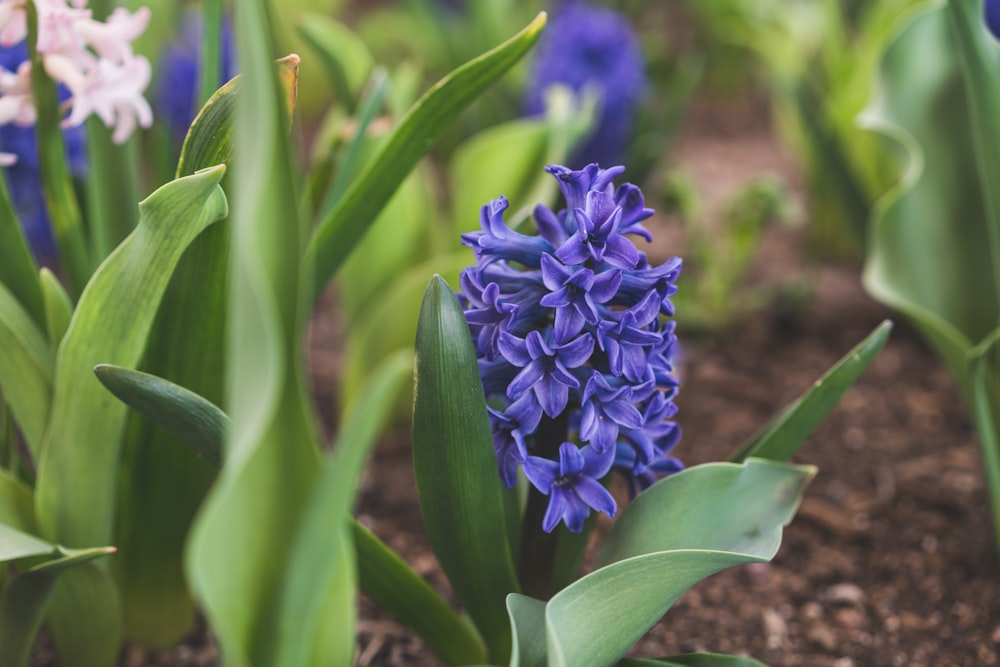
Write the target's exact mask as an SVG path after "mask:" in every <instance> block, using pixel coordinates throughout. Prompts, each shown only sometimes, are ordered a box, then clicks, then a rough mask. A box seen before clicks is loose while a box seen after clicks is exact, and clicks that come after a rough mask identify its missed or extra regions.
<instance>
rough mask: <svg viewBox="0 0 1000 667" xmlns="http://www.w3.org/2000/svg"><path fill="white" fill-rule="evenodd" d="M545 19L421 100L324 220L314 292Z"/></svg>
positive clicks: (314, 248) (312, 258)
mask: <svg viewBox="0 0 1000 667" xmlns="http://www.w3.org/2000/svg"><path fill="white" fill-rule="evenodd" d="M544 25H545V14H544V13H542V14H539V16H538V17H537V18H536V19H535V20H534V21H532V23H531V24H530V25H528V27H526V28H525V29H524V30H522V31H521V32H520V33H518V34H517V35H515V36H514V37H512V38H511V39H509V40H508V41H506V42H504V43H503V44H501V45H500V46H498V47H497V48H495V49H493V50H492V51H489V52H487V53H485V54H483V55H482V56H480V57H479V58H476V59H474V60H472V61H470V62H468V63H466V64H465V65H462V66H461V67H459V68H458V69H457V70H455V71H454V72H452V73H451V74H450V75H448V76H447V77H445V78H444V79H442V80H441V81H439V82H438V83H437V84H436V85H435V86H434V87H433V88H432V89H431V90H430V91H428V92H427V93H426V94H425V95H424V96H423V97H422V98H421V99H420V100H418V101H417V103H416V104H415V105H414V106H413V108H412V109H411V110H410V111H409V113H407V115H406V116H405V117H404V118H403V120H402V121H401V122H400V124H399V126H398V127H397V128H396V129H395V130H394V131H393V133H392V135H390V136H389V138H388V139H387V140H386V141H385V143H383V144H382V147H381V149H380V150H379V152H378V154H377V155H376V156H375V157H374V158H373V159H372V160H371V162H369V164H368V166H367V167H366V168H365V170H364V172H363V173H362V174H361V176H360V177H359V178H358V179H357V180H356V181H355V182H354V183H353V185H352V186H351V188H350V189H349V190H348V191H347V192H346V193H345V194H344V196H343V198H342V199H341V200H340V202H339V203H338V205H337V207H336V208H334V209H333V211H331V212H330V214H329V215H328V216H326V217H324V218H323V219H322V220H321V221H320V222H319V225H318V227H317V229H316V231H315V233H314V234H313V237H312V239H311V240H310V242H309V247H308V248H307V250H306V260H307V261H306V265H307V266H308V267H309V269H310V270H313V271H315V274H313V276H312V285H313V290H312V293H313V298H316V297H318V296H319V294H321V293H322V292H323V290H324V288H325V287H326V284H327V283H328V282H329V281H330V278H331V277H332V276H333V275H334V274H335V273H336V271H337V269H338V268H339V267H340V265H341V263H343V261H344V260H345V259H346V258H347V256H348V254H349V253H350V251H351V250H352V249H353V247H354V245H355V244H356V243H357V242H358V240H359V239H360V238H361V237H362V236H363V235H364V233H365V230H366V229H367V228H368V226H369V224H370V223H371V221H372V220H373V219H374V218H375V216H376V215H378V212H379V210H380V209H381V208H382V205H383V204H384V203H385V202H386V201H388V200H389V198H390V197H391V196H392V193H393V192H395V190H396V188H397V187H398V186H399V184H400V183H402V181H403V179H404V178H405V176H406V174H408V173H409V172H410V170H412V169H413V167H415V166H416V164H417V162H418V161H419V160H420V158H421V157H423V155H424V154H425V153H426V152H427V150H428V149H429V148H430V146H431V144H432V143H433V142H434V140H435V139H436V138H437V137H438V136H440V134H441V133H442V132H444V130H446V129H447V128H448V127H449V126H450V125H451V124H452V123H453V122H454V121H455V119H456V118H457V117H458V115H459V113H461V111H462V110H463V109H464V108H466V107H467V106H468V105H469V104H470V103H471V102H472V101H473V100H474V99H476V98H477V97H478V96H479V95H480V93H482V92H483V90H485V89H486V88H487V87H488V86H489V85H490V84H491V83H493V82H494V81H495V80H496V79H498V78H499V77H500V76H502V75H503V74H504V73H505V72H506V71H507V70H509V69H510V68H511V67H512V66H513V65H514V64H515V63H516V62H517V61H518V60H520V59H521V57H522V56H523V55H524V54H525V53H527V51H528V50H529V49H530V48H531V46H532V45H533V44H534V43H535V40H537V39H538V36H539V34H540V33H541V30H542V28H543V26H544ZM306 279H309V278H308V277H307V278H306Z"/></svg>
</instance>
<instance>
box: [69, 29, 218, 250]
mask: <svg viewBox="0 0 1000 667" xmlns="http://www.w3.org/2000/svg"><path fill="white" fill-rule="evenodd" d="M157 18H159V17H157ZM85 127H86V129H87V159H88V161H89V163H88V165H87V178H86V180H85V182H84V192H85V194H86V196H85V197H84V202H83V203H84V205H85V207H86V214H87V215H86V233H87V242H88V244H89V250H90V253H91V256H92V257H93V258H94V259H95V260H96V261H95V264H96V263H99V262H100V261H101V260H103V259H104V258H105V257H107V256H108V255H110V254H111V252H112V251H113V250H114V249H115V248H116V247H118V245H119V244H120V243H121V242H122V241H124V240H125V238H126V237H128V235H129V234H130V233H132V230H133V229H135V224H136V218H137V217H138V213H139V212H138V211H137V210H136V207H135V203H136V202H137V201H139V197H140V196H141V195H140V191H139V183H138V181H139V173H140V171H141V168H140V162H139V160H140V155H139V141H138V139H137V138H135V137H131V138H129V139H128V141H126V142H125V143H124V144H123V145H117V144H115V143H114V142H113V141H112V140H111V132H112V130H111V129H110V128H108V127H107V126H106V125H105V124H104V121H102V120H101V119H100V118H98V117H97V116H96V115H93V116H91V117H90V118H89V119H87V123H86V125H85ZM209 166H211V165H209ZM157 182H161V181H157Z"/></svg>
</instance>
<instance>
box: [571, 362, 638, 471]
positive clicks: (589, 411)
mask: <svg viewBox="0 0 1000 667" xmlns="http://www.w3.org/2000/svg"><path fill="white" fill-rule="evenodd" d="M642 422H643V420H642V415H641V414H640V413H639V410H638V408H636V407H635V398H634V397H633V393H632V386H631V385H628V384H620V385H618V386H612V385H611V383H609V382H608V379H607V378H606V377H604V375H603V374H601V373H599V372H597V371H594V372H593V374H592V375H591V376H590V379H589V380H587V384H586V386H585V387H584V389H583V405H582V412H581V414H580V437H581V438H582V439H583V440H585V441H587V442H589V443H590V444H591V445H593V447H594V449H595V450H597V451H598V452H601V453H604V452H607V451H609V450H611V449H614V446H615V443H616V442H617V440H618V432H619V429H620V428H630V429H638V428H642Z"/></svg>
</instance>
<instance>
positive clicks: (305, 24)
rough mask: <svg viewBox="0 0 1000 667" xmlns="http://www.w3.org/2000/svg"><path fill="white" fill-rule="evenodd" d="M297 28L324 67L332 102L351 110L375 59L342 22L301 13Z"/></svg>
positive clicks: (320, 15) (373, 65)
mask: <svg viewBox="0 0 1000 667" xmlns="http://www.w3.org/2000/svg"><path fill="white" fill-rule="evenodd" d="M296 27H297V29H298V31H299V34H300V35H302V37H303V38H304V39H305V41H306V42H307V43H308V44H309V46H311V47H313V48H314V49H315V50H316V53H317V54H318V55H319V59H320V62H321V63H322V64H323V66H324V67H325V68H326V71H327V75H328V76H329V78H330V81H331V83H332V84H333V92H334V95H335V96H336V100H335V101H337V102H340V103H341V104H344V105H345V106H346V107H347V108H348V109H351V110H353V109H354V107H355V105H356V103H357V99H358V96H359V95H360V93H361V88H362V86H363V85H364V83H365V81H366V80H367V79H368V76H369V74H371V71H372V69H373V68H374V67H375V58H374V57H373V56H372V54H371V52H370V51H369V50H368V47H367V46H366V45H365V43H364V41H362V40H361V38H360V37H358V35H357V34H355V33H354V31H352V30H351V29H350V28H348V27H347V26H345V25H344V24H343V23H340V22H339V21H335V20H333V19H331V18H330V17H329V16H324V15H322V14H311V13H310V14H303V15H302V18H301V19H299V21H298V25H297V26H296Z"/></svg>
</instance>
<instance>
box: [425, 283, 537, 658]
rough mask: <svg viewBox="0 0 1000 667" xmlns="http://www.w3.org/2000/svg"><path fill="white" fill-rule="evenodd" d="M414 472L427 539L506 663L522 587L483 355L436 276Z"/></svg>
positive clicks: (428, 310) (493, 651)
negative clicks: (510, 607) (514, 604)
mask: <svg viewBox="0 0 1000 667" xmlns="http://www.w3.org/2000/svg"><path fill="white" fill-rule="evenodd" d="M415 351H416V388H415V390H414V393H415V397H414V403H413V472H414V475H415V476H416V480H417V491H418V493H419V496H420V509H421V513H422V515H423V517H424V525H425V526H426V529H427V536H428V538H429V539H430V543H431V546H432V547H433V549H434V553H435V554H436V555H437V558H438V561H439V562H440V563H441V569H443V570H444V572H445V574H446V575H448V580H449V581H450V582H451V586H452V589H453V590H454V591H455V595H456V596H458V599H459V600H461V602H462V604H463V605H464V606H465V607H466V609H468V610H469V614H470V615H471V616H472V618H473V620H474V621H475V623H476V626H477V627H478V628H479V631H480V633H481V634H482V635H483V638H484V640H485V641H486V645H487V647H488V648H489V654H490V659H491V660H493V661H495V662H496V661H506V660H507V658H508V657H509V651H510V627H509V625H508V623H507V619H506V615H505V614H504V609H503V601H504V599H505V598H506V597H507V594H508V593H511V592H516V591H517V589H518V584H517V578H516V576H515V574H514V567H513V560H512V558H511V554H510V548H509V545H508V544H507V534H506V529H505V519H504V513H503V499H502V497H501V484H500V477H499V475H498V474H497V468H496V457H495V455H494V453H493V438H492V436H491V435H490V426H489V420H488V418H487V414H486V399H485V397H484V396H483V384H482V380H481V379H480V377H479V368H478V366H477V363H476V353H475V349H474V348H473V345H472V338H471V337H470V334H469V325H468V324H467V323H466V321H465V315H464V313H463V312H462V308H461V306H459V304H458V300H457V299H456V298H455V294H454V292H452V290H451V288H450V287H448V284H447V283H446V282H444V280H442V279H441V278H440V276H435V277H434V278H432V279H431V282H430V284H429V285H428V286H427V290H426V292H425V293H424V299H423V303H422V304H421V306H420V318H419V323H418V325H417V342H416V348H415Z"/></svg>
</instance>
